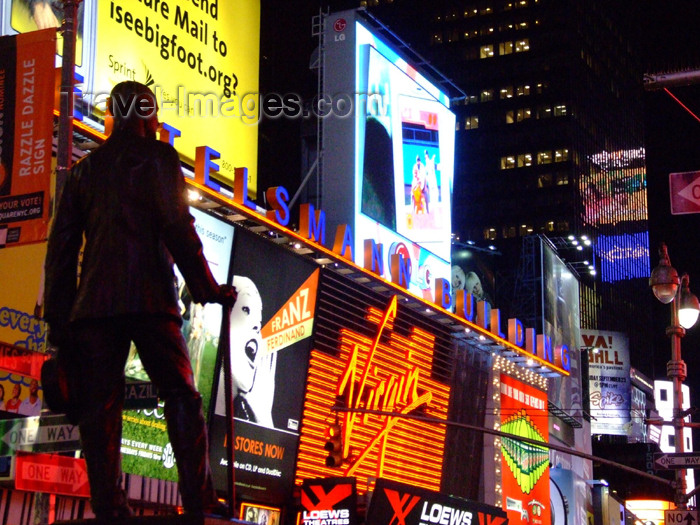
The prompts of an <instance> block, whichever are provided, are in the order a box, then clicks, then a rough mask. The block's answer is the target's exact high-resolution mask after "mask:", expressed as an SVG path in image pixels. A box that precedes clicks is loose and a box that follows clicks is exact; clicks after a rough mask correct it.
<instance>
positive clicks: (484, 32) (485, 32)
mask: <svg viewBox="0 0 700 525" xmlns="http://www.w3.org/2000/svg"><path fill="white" fill-rule="evenodd" d="M495 32H496V30H495V29H494V27H493V26H484V27H482V28H481V29H480V30H479V33H480V34H481V36H489V35H493V34H494V33H495Z"/></svg>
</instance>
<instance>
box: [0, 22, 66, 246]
mask: <svg viewBox="0 0 700 525" xmlns="http://www.w3.org/2000/svg"><path fill="white" fill-rule="evenodd" d="M55 48H56V31H55V30H54V29H45V30H43V31H33V32H31V33H26V34H21V35H15V36H5V37H1V38H0V248H2V247H5V246H11V245H19V244H26V243H32V242H37V241H43V240H45V239H46V237H47V233H48V218H49V212H48V207H49V201H50V199H49V188H50V181H51V146H52V137H53V102H54V75H53V68H54V51H55Z"/></svg>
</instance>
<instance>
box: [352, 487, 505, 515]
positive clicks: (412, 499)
mask: <svg viewBox="0 0 700 525" xmlns="http://www.w3.org/2000/svg"><path fill="white" fill-rule="evenodd" d="M366 522H367V525H384V524H387V523H388V524H394V523H400V524H402V525H448V524H450V525H505V524H506V523H508V519H507V518H506V514H505V512H503V511H502V510H501V509H498V508H496V507H491V506H490V505H484V504H483V503H477V502H475V501H470V500H467V499H463V498H453V497H450V496H447V495H445V494H440V493H438V492H432V491H428V490H421V489H420V488H418V487H416V486H415V485H413V484H403V483H396V482H393V481H389V480H387V479H378V480H377V484H376V487H375V489H374V493H373V494H372V499H371V501H370V505H369V509H367V519H366Z"/></svg>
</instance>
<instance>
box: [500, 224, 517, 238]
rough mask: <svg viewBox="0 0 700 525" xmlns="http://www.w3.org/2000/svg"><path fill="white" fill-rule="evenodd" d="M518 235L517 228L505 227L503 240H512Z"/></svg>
mask: <svg viewBox="0 0 700 525" xmlns="http://www.w3.org/2000/svg"><path fill="white" fill-rule="evenodd" d="M517 234H518V232H517V230H516V228H515V226H504V227H503V238H504V239H512V238H513V237H515V236H516V235H517Z"/></svg>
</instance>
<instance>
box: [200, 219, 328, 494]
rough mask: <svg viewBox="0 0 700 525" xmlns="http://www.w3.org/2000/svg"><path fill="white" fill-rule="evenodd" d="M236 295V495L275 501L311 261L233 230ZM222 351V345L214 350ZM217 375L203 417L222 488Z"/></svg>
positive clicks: (289, 471)
mask: <svg viewBox="0 0 700 525" xmlns="http://www.w3.org/2000/svg"><path fill="white" fill-rule="evenodd" d="M232 273H233V281H232V282H233V286H235V287H236V290H237V291H238V299H237V300H236V304H235V305H234V307H233V311H232V314H231V319H230V321H231V327H230V334H231V338H230V339H231V342H230V349H229V351H230V357H231V367H232V379H233V409H234V418H235V423H234V425H235V430H234V432H235V434H234V449H235V450H234V468H235V480H236V498H237V499H241V500H248V501H258V502H265V503H270V504H273V505H274V504H280V503H281V502H283V501H285V500H286V498H288V497H290V495H291V492H292V488H293V485H294V461H295V457H296V449H297V444H298V441H299V431H300V421H301V415H302V403H303V399H304V390H305V386H306V372H307V368H308V361H309V351H310V346H311V340H312V339H311V336H312V331H313V323H314V315H315V306H316V290H317V286H318V276H319V269H318V267H317V266H316V265H315V264H314V263H312V262H309V261H308V260H306V259H303V258H301V257H299V256H297V255H295V254H293V253H291V252H289V251H288V250H286V249H285V248H283V247H281V246H278V245H277V244H275V243H272V242H270V241H269V240H268V239H265V238H263V237H262V236H260V235H257V234H255V233H251V232H249V231H247V230H237V231H236V242H235V246H234V257H233V263H232ZM222 351H225V349H222ZM222 376H223V373H222V372H217V374H216V377H217V378H218V379H219V380H218V386H217V388H216V390H215V397H214V400H213V404H212V405H213V406H212V408H213V415H212V419H211V466H212V472H213V474H214V483H215V486H216V488H217V489H218V490H220V491H225V490H226V488H227V471H226V466H227V465H228V457H227V451H226V430H227V429H226V418H225V414H226V404H225V396H224V388H223V379H222Z"/></svg>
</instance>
